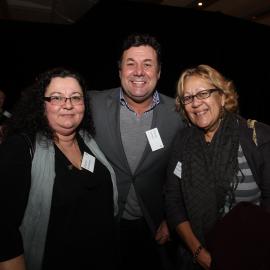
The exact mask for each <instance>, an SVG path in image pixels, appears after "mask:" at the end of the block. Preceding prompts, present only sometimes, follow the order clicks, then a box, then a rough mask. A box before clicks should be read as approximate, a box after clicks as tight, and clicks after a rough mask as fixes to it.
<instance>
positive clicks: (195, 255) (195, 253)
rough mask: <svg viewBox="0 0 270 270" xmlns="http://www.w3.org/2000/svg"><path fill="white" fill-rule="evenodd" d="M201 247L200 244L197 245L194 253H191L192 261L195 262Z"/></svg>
mask: <svg viewBox="0 0 270 270" xmlns="http://www.w3.org/2000/svg"><path fill="white" fill-rule="evenodd" d="M202 249H203V247H202V245H199V246H198V248H197V249H196V250H195V252H194V254H193V262H194V263H196V261H197V258H198V256H199V254H200V252H201V250H202Z"/></svg>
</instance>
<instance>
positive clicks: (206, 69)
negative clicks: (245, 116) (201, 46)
mask: <svg viewBox="0 0 270 270" xmlns="http://www.w3.org/2000/svg"><path fill="white" fill-rule="evenodd" d="M191 76H196V77H200V78H202V79H205V80H208V81H209V82H210V83H211V84H212V85H213V86H214V87H215V88H217V89H219V90H220V91H221V92H222V93H223V94H224V95H225V105H224V108H225V109H226V110H227V111H230V112H238V95H237V93H236V91H235V86H234V83H233V82H232V81H231V80H228V79H226V78H225V77H224V76H223V75H222V74H221V73H219V72H218V71H217V70H216V69H214V68H212V67H210V66H208V65H199V66H197V67H194V68H189V69H186V70H185V71H184V72H183V73H182V74H181V75H180V77H179V79H178V82H177V92H176V109H177V111H182V112H183V113H184V115H185V106H184V105H183V104H182V103H181V97H182V96H183V89H184V83H185V80H186V78H188V77H191Z"/></svg>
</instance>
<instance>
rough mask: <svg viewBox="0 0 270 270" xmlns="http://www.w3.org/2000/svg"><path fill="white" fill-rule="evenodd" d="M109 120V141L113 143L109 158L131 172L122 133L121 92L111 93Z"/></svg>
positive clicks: (108, 106)
mask: <svg viewBox="0 0 270 270" xmlns="http://www.w3.org/2000/svg"><path fill="white" fill-rule="evenodd" d="M106 113H107V119H108V126H109V136H107V137H108V140H111V141H113V142H114V143H113V145H112V149H111V150H112V151H113V153H110V154H109V156H113V158H114V159H113V162H114V163H117V165H118V166H119V167H121V168H123V170H125V171H130V168H129V165H128V161H127V158H126V154H125V151H124V148H123V144H122V139H121V132H120V100H119V91H116V92H113V93H111V95H110V96H109V97H108V99H107V112H106Z"/></svg>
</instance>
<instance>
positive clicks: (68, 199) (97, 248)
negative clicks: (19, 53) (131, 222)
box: [0, 136, 114, 270]
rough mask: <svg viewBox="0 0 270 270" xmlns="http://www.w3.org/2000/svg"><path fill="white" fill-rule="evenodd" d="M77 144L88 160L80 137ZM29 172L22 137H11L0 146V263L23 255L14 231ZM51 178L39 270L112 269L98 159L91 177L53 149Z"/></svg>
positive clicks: (110, 223) (107, 182) (105, 182)
mask: <svg viewBox="0 0 270 270" xmlns="http://www.w3.org/2000/svg"><path fill="white" fill-rule="evenodd" d="M78 143H79V146H80V149H81V152H82V153H83V152H84V151H85V152H87V153H89V154H91V155H93V154H92V153H91V151H90V150H89V149H88V148H87V146H86V145H85V144H84V142H83V141H82V139H81V138H80V137H78ZM30 173H31V158H30V154H29V149H28V147H27V145H26V142H25V141H24V139H23V138H21V137H20V136H16V137H13V138H11V139H10V140H8V141H6V142H5V143H4V144H3V145H1V146H0V175H1V180H0V213H1V221H0V239H1V240H0V261H4V260H7V259H11V258H14V257H16V256H18V255H20V254H22V253H23V250H22V240H21V236H20V233H19V231H18V228H19V226H20V223H21V221H22V218H23V215H24V210H25V207H26V204H27V198H28V193H29V187H30ZM55 173H56V177H55V182H54V187H53V195H52V204H51V213H50V220H49V225H48V234H47V241H46V246H45V252H44V259H43V270H47V269H86V268H88V269H102V265H104V267H105V266H106V265H107V264H108V265H111V264H112V263H111V260H112V259H113V251H114V249H113V246H112V245H113V237H114V218H113V189H112V182H111V177H110V173H109V171H108V170H107V168H106V167H105V166H104V165H102V164H101V163H100V162H99V161H98V160H97V159H96V161H95V168H94V172H93V173H91V172H89V171H87V170H85V169H82V170H78V169H77V168H76V167H73V166H71V164H70V162H69V160H68V159H67V158H66V157H65V155H64V154H63V153H62V152H61V151H60V150H59V149H58V148H57V147H56V146H55ZM2 213H3V214H2Z"/></svg>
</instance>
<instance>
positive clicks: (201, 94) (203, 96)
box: [180, 88, 220, 105]
mask: <svg viewBox="0 0 270 270" xmlns="http://www.w3.org/2000/svg"><path fill="white" fill-rule="evenodd" d="M216 91H220V89H218V88H213V89H206V90H202V91H200V92H198V93H197V94H195V95H190V96H183V97H180V100H181V102H182V104H183V105H187V104H189V103H191V102H193V100H194V98H195V97H196V98H197V99H199V100H201V99H206V98H208V97H210V96H211V94H212V93H214V92H216Z"/></svg>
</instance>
